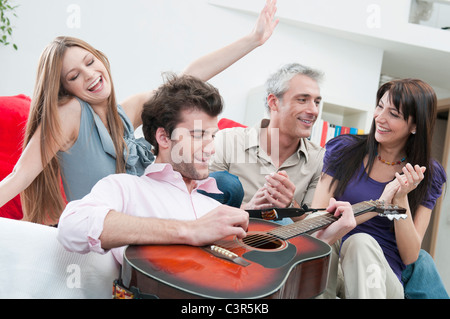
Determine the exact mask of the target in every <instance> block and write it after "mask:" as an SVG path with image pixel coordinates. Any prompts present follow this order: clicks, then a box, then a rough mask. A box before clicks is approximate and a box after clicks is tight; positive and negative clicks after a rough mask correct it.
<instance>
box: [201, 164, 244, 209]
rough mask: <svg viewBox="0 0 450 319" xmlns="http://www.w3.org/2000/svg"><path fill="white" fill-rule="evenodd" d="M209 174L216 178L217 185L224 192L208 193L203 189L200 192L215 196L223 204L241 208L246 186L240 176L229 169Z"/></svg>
mask: <svg viewBox="0 0 450 319" xmlns="http://www.w3.org/2000/svg"><path fill="white" fill-rule="evenodd" d="M209 176H210V177H213V178H215V180H216V183H217V187H218V188H219V190H220V191H221V192H222V193H223V194H213V193H207V192H205V191H201V190H199V191H198V192H199V193H202V194H204V195H206V196H209V197H211V198H214V199H215V200H217V201H219V202H220V203H222V204H225V205H228V206H233V207H237V208H240V207H241V204H242V200H243V199H244V188H243V187H242V184H241V182H240V181H239V178H238V177H237V176H235V175H233V174H230V173H228V172H227V171H219V172H212V173H210V174H209Z"/></svg>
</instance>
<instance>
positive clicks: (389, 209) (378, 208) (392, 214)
mask: <svg viewBox="0 0 450 319" xmlns="http://www.w3.org/2000/svg"><path fill="white" fill-rule="evenodd" d="M367 203H368V204H369V205H373V206H374V209H373V211H375V212H377V213H378V215H379V216H382V217H387V218H388V219H389V220H393V219H396V220H399V219H405V218H406V217H407V215H406V209H405V208H403V207H400V206H397V205H393V204H386V203H385V202H384V201H380V200H370V201H367Z"/></svg>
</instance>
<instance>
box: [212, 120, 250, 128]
mask: <svg viewBox="0 0 450 319" xmlns="http://www.w3.org/2000/svg"><path fill="white" fill-rule="evenodd" d="M217 124H218V126H219V130H223V129H224V128H230V127H247V126H246V125H243V124H241V123H238V122H235V121H233V120H230V119H227V118H223V119H220V120H219V122H218V123H217Z"/></svg>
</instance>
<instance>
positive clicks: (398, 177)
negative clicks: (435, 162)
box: [380, 163, 426, 203]
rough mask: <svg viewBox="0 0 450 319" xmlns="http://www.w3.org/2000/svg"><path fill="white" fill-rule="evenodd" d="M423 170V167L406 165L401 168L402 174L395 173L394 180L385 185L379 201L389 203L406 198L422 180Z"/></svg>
mask: <svg viewBox="0 0 450 319" xmlns="http://www.w3.org/2000/svg"><path fill="white" fill-rule="evenodd" d="M425 170H426V168H425V167H424V166H422V167H420V166H419V165H414V167H413V166H412V165H411V164H409V163H408V164H406V165H405V167H403V168H402V172H403V174H400V173H395V179H394V180H393V181H392V182H390V183H389V184H387V185H386V187H385V188H384V191H383V194H381V197H380V200H383V201H385V202H386V203H391V202H392V201H393V200H394V198H400V197H405V196H407V195H408V193H409V192H411V191H413V190H414V189H416V187H417V185H419V183H420V182H421V181H422V180H423V178H424V173H425Z"/></svg>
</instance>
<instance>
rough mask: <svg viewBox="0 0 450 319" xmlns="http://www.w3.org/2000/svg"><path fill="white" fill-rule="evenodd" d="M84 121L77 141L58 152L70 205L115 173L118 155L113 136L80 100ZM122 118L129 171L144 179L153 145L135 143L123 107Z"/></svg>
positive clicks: (141, 141)
mask: <svg viewBox="0 0 450 319" xmlns="http://www.w3.org/2000/svg"><path fill="white" fill-rule="evenodd" d="M79 101H80V104H81V121H80V131H79V134H78V138H77V140H76V142H75V143H74V145H72V147H71V148H70V149H69V150H68V151H65V152H61V151H60V152H58V156H59V157H58V158H59V162H60V165H61V173H62V180H63V186H64V192H65V194H66V198H67V200H68V201H72V200H76V199H80V198H82V197H84V196H85V195H86V194H88V193H89V192H90V191H91V189H92V187H93V186H94V185H95V184H96V183H97V182H98V181H99V180H101V179H102V178H103V177H106V176H108V175H110V174H115V173H116V157H117V155H116V151H115V149H114V144H113V141H112V139H111V136H110V135H109V133H108V130H107V129H106V127H105V125H104V124H103V122H102V121H101V119H100V117H99V116H98V115H97V114H96V113H95V112H94V110H93V109H92V107H91V106H90V105H89V104H88V103H86V102H84V101H82V100H79ZM117 108H118V112H119V116H120V118H121V119H122V122H123V124H124V140H125V144H126V146H127V147H126V149H125V150H124V152H123V154H120V156H124V158H125V160H126V171H127V173H128V174H132V175H142V174H143V173H144V171H145V168H146V167H147V166H148V165H149V164H151V163H152V162H153V161H154V155H153V153H152V152H151V145H150V143H148V142H147V141H146V140H145V139H144V138H139V139H136V138H135V136H134V128H133V125H132V124H131V121H130V119H129V118H128V116H127V115H126V114H125V112H124V110H123V109H122V107H121V106H120V105H118V106H117Z"/></svg>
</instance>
